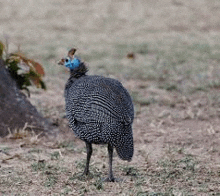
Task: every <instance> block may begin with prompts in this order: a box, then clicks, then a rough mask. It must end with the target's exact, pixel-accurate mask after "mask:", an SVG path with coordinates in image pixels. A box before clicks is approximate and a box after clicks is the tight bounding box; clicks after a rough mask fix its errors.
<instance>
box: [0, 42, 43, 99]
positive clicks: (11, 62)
mask: <svg viewBox="0 0 220 196" xmlns="http://www.w3.org/2000/svg"><path fill="white" fill-rule="evenodd" d="M6 48H8V45H7V44H6V46H5V45H4V44H3V43H2V42H1V41H0V59H3V61H4V63H5V65H6V69H7V70H8V71H9V73H10V74H11V76H12V78H13V79H14V80H15V81H16V83H17V85H18V87H19V89H21V90H22V89H25V90H26V91H27V92H28V95H29V96H30V92H29V90H28V88H27V87H28V86H31V85H34V86H36V87H37V88H42V89H44V90H46V84H45V83H44V81H43V80H42V77H43V76H44V75H45V73H44V69H43V66H42V65H41V64H40V63H38V62H36V61H34V60H32V59H30V58H27V57H26V56H25V55H24V54H22V53H21V52H20V51H18V52H15V53H10V54H8V51H7V50H6ZM4 53H5V55H3V54H4Z"/></svg>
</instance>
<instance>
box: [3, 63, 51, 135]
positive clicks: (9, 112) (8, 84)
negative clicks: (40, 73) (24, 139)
mask: <svg viewBox="0 0 220 196" xmlns="http://www.w3.org/2000/svg"><path fill="white" fill-rule="evenodd" d="M25 125H27V126H26V127H27V128H26V129H27V130H33V131H35V132H36V133H40V132H47V131H49V130H52V129H53V128H52V127H51V126H50V125H49V123H48V122H47V121H46V119H44V118H43V117H42V115H40V114H39V113H38V111H37V109H36V108H35V107H34V106H33V105H32V104H31V103H30V102H29V101H28V99H27V98H26V96H25V95H24V94H23V93H22V92H21V91H20V90H19V89H18V87H17V84H16V82H15V81H14V80H13V79H12V78H11V75H10V74H9V72H8V71H7V69H6V68H5V66H4V62H3V61H2V60H1V59H0V137H3V136H6V135H7V134H8V133H9V131H10V132H13V131H14V130H18V129H23V128H24V126H25Z"/></svg>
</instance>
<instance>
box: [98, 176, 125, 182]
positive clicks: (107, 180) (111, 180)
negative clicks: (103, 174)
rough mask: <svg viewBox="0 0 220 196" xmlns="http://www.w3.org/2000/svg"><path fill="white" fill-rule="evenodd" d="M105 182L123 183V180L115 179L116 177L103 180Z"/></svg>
mask: <svg viewBox="0 0 220 196" xmlns="http://www.w3.org/2000/svg"><path fill="white" fill-rule="evenodd" d="M102 181H103V182H121V181H122V179H120V178H114V177H107V178H104V179H102Z"/></svg>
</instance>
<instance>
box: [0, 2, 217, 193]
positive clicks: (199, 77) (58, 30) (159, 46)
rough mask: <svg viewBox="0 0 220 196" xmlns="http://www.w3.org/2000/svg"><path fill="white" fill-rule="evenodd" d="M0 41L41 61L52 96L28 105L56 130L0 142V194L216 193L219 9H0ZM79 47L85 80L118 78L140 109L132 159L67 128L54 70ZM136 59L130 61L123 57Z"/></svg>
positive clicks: (111, 5) (39, 94)
mask: <svg viewBox="0 0 220 196" xmlns="http://www.w3.org/2000/svg"><path fill="white" fill-rule="evenodd" d="M0 21H1V29H0V38H1V40H4V39H5V38H7V39H8V40H9V42H10V48H9V50H12V51H13V50H16V49H17V46H18V45H19V44H20V45H21V48H22V50H23V51H24V53H25V54H27V55H29V56H31V57H32V58H34V59H35V60H38V61H39V62H41V63H42V64H43V65H44V67H45V71H46V77H45V82H46V84H47V86H48V90H47V91H42V90H39V89H34V88H31V89H30V90H31V98H30V101H31V103H32V104H33V105H35V106H36V107H37V109H38V110H39V111H40V112H41V113H42V114H43V115H44V116H45V117H46V118H47V119H48V120H49V121H51V122H52V123H53V124H54V125H56V126H57V132H56V133H55V134H54V135H50V136H49V137H48V138H46V137H43V138H42V137H40V135H35V134H34V133H26V132H25V130H18V132H19V136H20V138H19V139H18V138H16V137H15V136H14V135H13V134H9V135H8V136H7V137H6V138H1V140H0V195H139V196H144V195H178V196H182V195H220V121H219V118H220V108H219V106H220V91H219V89H220V88H219V87H220V77H219V73H220V69H219V63H220V42H219V40H220V32H219V31H220V25H219V24H220V2H219V1H217V0H213V1H211V2H210V1H208V0H204V1H200V0H195V1H189V0H186V1H177V0H163V1H162V0H157V1H153V0H147V1H144V0H143V1H142V0H140V1H135V2H133V1H110V0H104V1H100V0H96V1H89V0H84V1H74V2H72V1H68V0H66V1H62V3H61V2H60V1H52V0H51V1H44V0H38V1H31V0H29V1H27V0H21V1H14V2H13V3H11V2H10V1H0ZM73 46H76V47H77V48H78V55H80V56H81V57H82V59H84V60H85V61H86V62H88V66H89V69H90V71H89V74H99V75H104V76H108V77H113V78H117V79H118V80H120V81H121V82H122V83H123V85H124V86H125V87H126V88H127V89H128V90H129V92H130V94H131V96H132V98H133V102H134V106H135V120H134V124H133V134H134V148H135V152H134V157H133V159H132V161H131V162H130V163H127V162H124V161H122V160H120V159H119V158H118V157H117V154H116V153H115V155H114V162H113V171H114V175H115V176H116V177H118V178H120V179H121V181H120V182H117V183H105V182H102V178H103V177H105V176H106V175H107V173H108V155H107V150H106V146H102V145H101V146H98V145H94V153H93V156H92V160H91V174H92V175H91V176H89V177H86V178H85V177H81V176H80V175H81V174H82V172H83V169H84V166H85V159H86V150H85V144H84V143H83V142H82V141H80V140H79V139H77V138H76V137H75V136H74V134H73V133H72V132H71V130H70V129H69V128H68V122H67V120H66V119H65V110H64V107H65V102H64V97H63V90H64V85H65V82H66V80H67V79H68V72H67V71H66V70H65V68H62V67H59V66H58V65H57V64H56V62H57V61H58V60H59V59H60V58H61V57H62V56H65V55H66V53H67V51H68V49H69V48H71V47H73ZM128 53H132V54H134V57H133V58H127V54H128Z"/></svg>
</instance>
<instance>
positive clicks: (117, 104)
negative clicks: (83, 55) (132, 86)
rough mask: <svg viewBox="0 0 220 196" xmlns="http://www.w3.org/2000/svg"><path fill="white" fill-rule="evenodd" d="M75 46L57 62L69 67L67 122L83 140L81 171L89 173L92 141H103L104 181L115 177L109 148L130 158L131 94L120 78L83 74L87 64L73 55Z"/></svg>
mask: <svg viewBox="0 0 220 196" xmlns="http://www.w3.org/2000/svg"><path fill="white" fill-rule="evenodd" d="M75 52H76V49H75V48H72V49H70V50H69V52H68V55H67V57H65V58H62V59H61V61H60V62H59V63H58V64H60V65H64V66H65V67H67V68H68V69H69V70H70V77H69V79H68V81H67V83H66V85H65V91H64V97H65V110H66V117H67V119H68V121H69V126H70V128H71V129H72V130H73V132H74V133H75V135H76V136H77V137H78V138H80V139H81V140H83V141H84V142H85V144H86V149H87V160H86V166H85V169H84V172H83V175H88V174H89V163H90V158H91V155H92V151H93V149H92V144H107V146H108V156H109V174H108V177H107V178H105V179H104V181H107V182H115V181H117V179H116V178H114V175H113V170H112V161H113V150H114V149H116V152H117V154H118V156H119V158H121V159H122V160H127V161H129V162H130V161H131V160H132V157H133V153H134V144H133V131H132V124H133V120H134V106H133V103H132V98H131V96H130V94H129V93H128V91H127V90H126V89H125V88H124V87H123V85H122V84H121V82H119V81H118V80H116V79H112V78H107V77H104V76H99V75H87V72H88V67H87V65H86V64H85V63H84V62H82V61H81V59H80V58H78V57H75Z"/></svg>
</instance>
